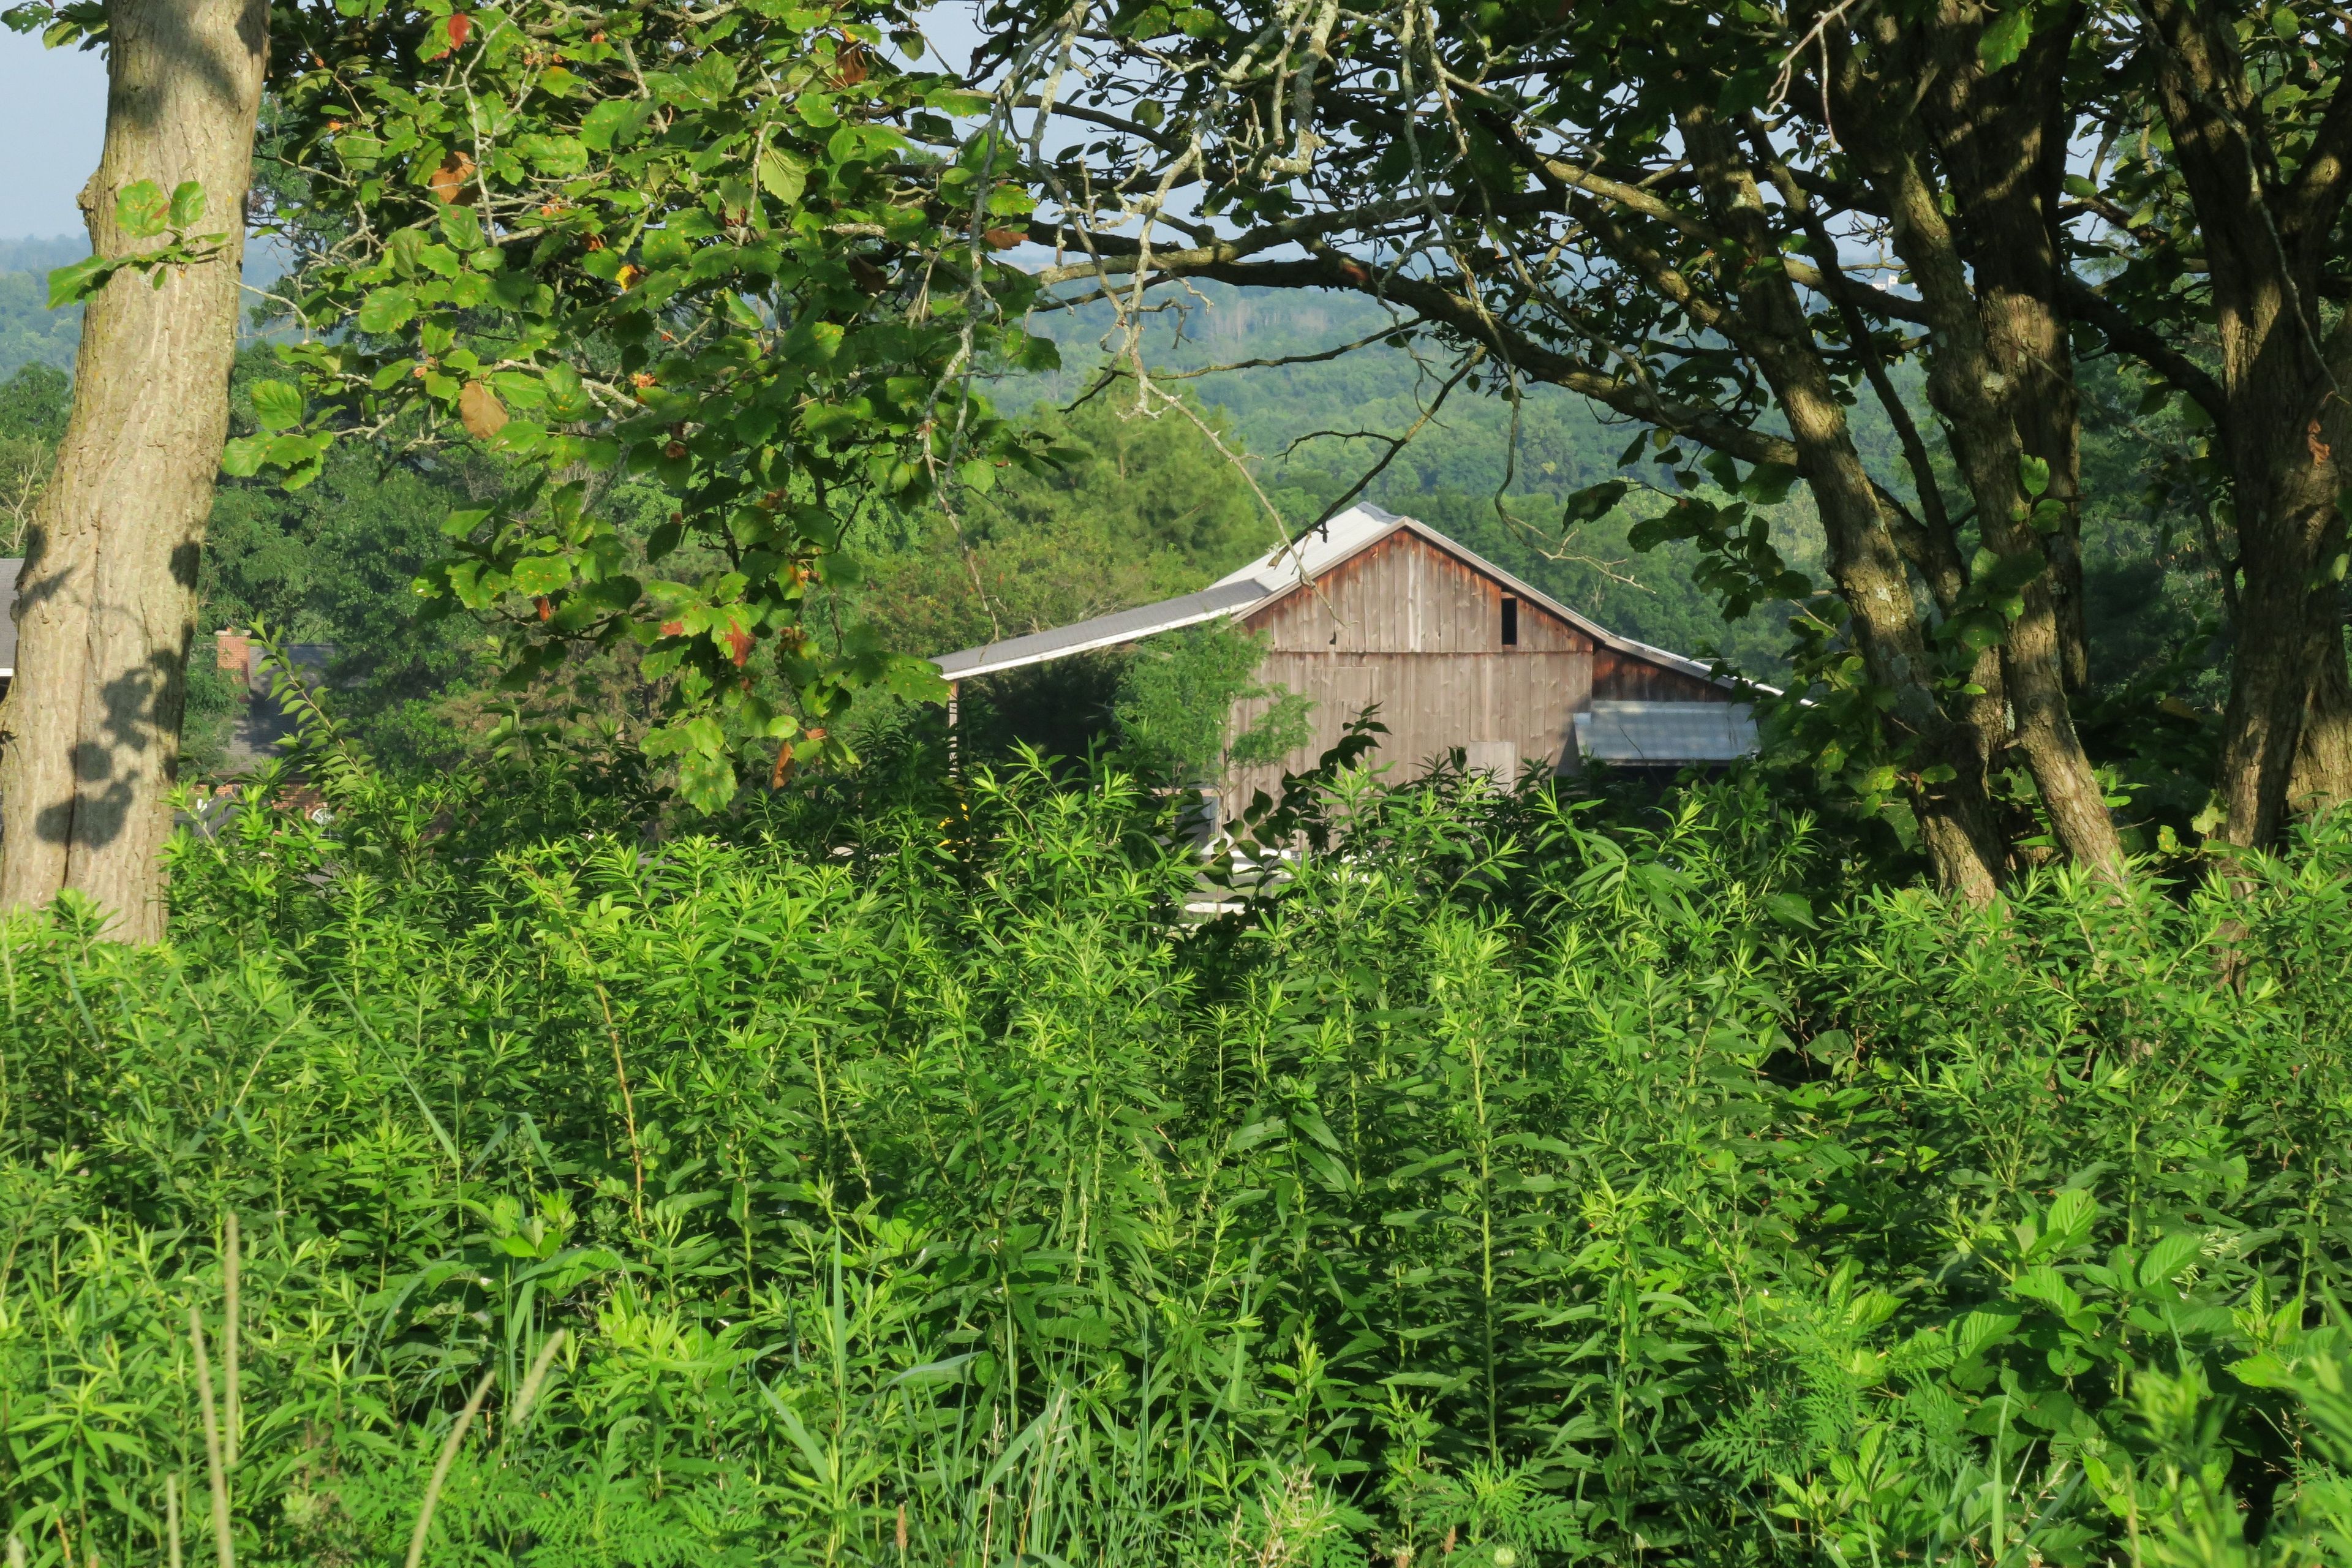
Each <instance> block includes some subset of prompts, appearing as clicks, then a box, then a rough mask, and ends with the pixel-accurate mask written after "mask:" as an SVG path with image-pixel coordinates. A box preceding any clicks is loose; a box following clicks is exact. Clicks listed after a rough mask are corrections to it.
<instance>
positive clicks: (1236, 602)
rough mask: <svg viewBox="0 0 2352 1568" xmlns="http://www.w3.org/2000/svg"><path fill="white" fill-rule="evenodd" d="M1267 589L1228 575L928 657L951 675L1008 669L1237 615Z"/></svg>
mask: <svg viewBox="0 0 2352 1568" xmlns="http://www.w3.org/2000/svg"><path fill="white" fill-rule="evenodd" d="M1271 592H1273V590H1272V589H1270V588H1268V587H1267V586H1266V585H1265V584H1264V583H1261V582H1258V581H1257V580H1256V579H1255V578H1249V579H1244V580H1233V579H1228V580H1227V581H1225V582H1223V583H1219V584H1216V585H1215V586H1213V587H1209V588H1203V589H1202V590H1201V591H1200V592H1199V593H1197V594H1186V595H1183V596H1182V597H1181V598H1175V599H1162V600H1161V601H1160V603H1158V604H1156V605H1140V606H1139V607H1138V608H1135V609H1132V610H1120V611H1118V613H1116V614H1114V615H1108V616H1096V617H1095V618H1094V619H1092V620H1090V621H1079V622H1077V623H1076V624H1075V625H1073V626H1055V628H1053V629H1052V630H1051V631H1043V632H1033V633H1031V634H1030V635H1029V636H1027V637H1007V638H1005V639H1004V640H1003V642H993V643H988V644H985V645H983V646H982V647H968V648H964V649H962V650H961V651H960V652H956V653H946V654H941V655H940V656H939V657H938V658H934V659H933V660H931V662H932V663H933V664H936V665H938V666H939V667H940V674H941V675H944V676H946V677H947V678H948V679H950V680H967V679H971V678H972V677H974V676H981V675H995V674H998V673H1000V672H1001V671H1003V670H1007V669H1019V668H1022V667H1023V666H1024V665H1031V664H1044V663H1045V662H1046V661H1047V660H1049V659H1055V658H1068V657H1069V656H1070V655H1072V654H1078V653H1088V652H1091V651H1093V650H1094V649H1097V648H1105V647H1118V645H1119V644H1121V643H1129V642H1134V641H1135V640H1136V639H1138V638H1139V637H1153V636H1156V635H1157V634H1159V633H1160V632H1172V631H1174V630H1176V629H1177V628H1178V627H1180V626H1198V625H1199V624H1200V623H1202V621H1213V620H1217V619H1219V618H1221V617H1223V616H1233V615H1237V614H1239V613H1240V612H1241V611H1243V610H1245V609H1248V608H1249V607H1250V606H1251V605H1255V604H1256V603H1258V601H1260V600H1261V599H1264V598H1265V596H1266V595H1268V594H1270V593H1271Z"/></svg>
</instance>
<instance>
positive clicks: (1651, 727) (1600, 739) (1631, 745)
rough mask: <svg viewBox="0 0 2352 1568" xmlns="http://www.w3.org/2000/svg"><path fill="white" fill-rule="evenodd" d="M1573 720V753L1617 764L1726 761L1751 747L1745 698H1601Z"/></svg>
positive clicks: (1751, 715) (1752, 721) (1751, 718)
mask: <svg viewBox="0 0 2352 1568" xmlns="http://www.w3.org/2000/svg"><path fill="white" fill-rule="evenodd" d="M1575 723H1576V749H1577V752H1579V754H1580V755H1582V756H1584V757H1586V758H1588V759H1590V760H1591V761H1594V762H1602V763H1616V764H1617V765H1619V766H1620V767H1666V766H1680V765H1681V764H1683V763H1728V762H1733V761H1736V760H1738V758H1741V757H1745V756H1748V755H1751V754H1753V753H1754V752H1755V750H1756V715H1755V710H1753V709H1751V708H1750V707H1749V706H1748V704H1747V703H1745V702H1615V701H1606V700H1604V701H1597V702H1595V703H1593V705H1592V710H1591V712H1588V713H1579V714H1577V715H1576V719H1575Z"/></svg>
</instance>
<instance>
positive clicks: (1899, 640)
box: [1681, 110, 2004, 905]
mask: <svg viewBox="0 0 2352 1568" xmlns="http://www.w3.org/2000/svg"><path fill="white" fill-rule="evenodd" d="M1681 124H1682V131H1683V139H1684V142H1685V144H1686V145H1687V146H1688V147H1689V148H1690V149H1691V153H1692V162H1693V163H1694V164H1695V165H1696V169H1697V173H1698V177H1699V184H1700V188H1701V190H1702V191H1703V192H1704V193H1705V195H1706V202H1707V205H1708V208H1709V210H1710V212H1711V213H1712V214H1713V216H1715V218H1716V220H1717V222H1718V223H1719V224H1721V225H1722V226H1723V227H1724V229H1725V231H1726V232H1727V233H1728V234H1730V235H1732V236H1733V237H1735V238H1737V239H1738V241H1739V242H1740V243H1741V244H1742V245H1743V246H1744V247H1746V250H1747V257H1734V258H1729V259H1730V260H1731V262H1732V263H1733V265H1735V266H1736V267H1738V273H1737V281H1738V300H1739V309H1738V313H1737V316H1736V318H1733V319H1731V320H1729V321H1727V323H1726V325H1725V327H1724V328H1723V329H1722V330H1724V331H1727V334H1728V335H1730V336H1731V337H1732V338H1733V339H1734V341H1735V342H1738V345H1739V347H1740V348H1741V349H1742V350H1743V351H1745V352H1746V353H1748V354H1749V355H1750V356H1751V357H1752V358H1753V359H1754V360H1755V362H1756V364H1757V367H1758V368H1759V370H1761V371H1762V372H1763V374H1764V379H1765V381H1766V382H1767V384H1769V385H1770V387H1771V389H1772V396H1773V400H1774V401H1775V402H1776V403H1778V404H1779V405H1780V410H1781V412H1782V414H1783V415H1784V416H1786V417H1787V419H1788V421H1789V435H1790V439H1791V440H1792V441H1793V442H1794V443H1795V444H1796V447H1797V453H1798V461H1797V469H1798V472H1799V473H1801V475H1803V477H1804V479H1805V483H1806V484H1807V486H1808V487H1810V488H1811V490H1812V493H1813V500H1814V503H1815V504H1816V505H1817V506H1818V507H1819V508H1820V509H1821V516H1822V532H1823V534H1824V535H1825V537H1826V539H1827V541H1828V544H1829V568H1830V575H1831V577H1832V579H1833V580H1834V581H1835V582H1836V584H1837V589H1838V595H1839V597H1841V598H1842V599H1843V600H1844V601H1845V604H1846V607H1847V608H1848V610H1849V611H1851V612H1852V615H1853V637H1854V641H1855V643H1856V644H1857V645H1858V646H1859V647H1860V648H1861V651H1862V656H1863V663H1864V668H1866V669H1867V671H1868V672H1869V676H1870V679H1871V683H1872V684H1873V685H1874V686H1878V687H1881V688H1883V689H1885V690H1886V691H1888V692H1889V693H1891V694H1892V697H1893V706H1892V709H1891V711H1890V714H1889V717H1890V718H1891V719H1892V720H1893V721H1894V722H1895V725H1896V726H1897V727H1899V728H1901V729H1904V730H1907V731H1909V732H1910V734H1911V735H1912V737H1913V738H1914V739H1915V741H1916V750H1917V753H1918V761H1919V762H1921V763H1924V764H1926V766H1923V767H1922V768H1921V769H1920V770H1919V772H1920V774H1922V775H1924V774H1926V773H1928V772H1929V771H1930V770H1931V769H1933V770H1937V771H1943V772H1948V773H1949V776H1948V777H1947V778H1944V779H1942V780H1941V781H1939V782H1928V781H1927V779H1926V778H1925V777H1924V776H1923V777H1921V778H1920V782H1919V783H1918V784H1916V786H1915V788H1914V790H1913V792H1912V806H1913V810H1914V811H1915V813H1916V815H1917V816H1918V818H1919V827H1920V835H1921V837H1922V838H1923V839H1924V840H1925V841H1926V844H1927V855H1928V859H1929V861H1930V863H1931V864H1932V865H1933V866H1934V868H1935V871H1936V877H1937V881H1938V882H1940V883H1941V884H1942V885H1943V886H1944V887H1946V888H1948V889H1951V890H1953V891H1955V892H1958V893H1959V894H1961V895H1962V896H1963V897H1965V898H1966V899H1968V900H1969V902H1971V903H1975V904H1979V905H1981V904H1986V903H1990V901H1991V900H1992V898H1993V896H1994V894H1995V893H1996V892H1998V891H1999V889H2000V878H2001V871H2002V868H2003V859H2004V857H2003V855H2002V851H2001V845H2000V837H1999V835H1998V834H1997V833H1996V832H1995V830H1994V827H1993V821H1992V811H1991V806H1990V800H1989V799H1988V797H1987V795H1986V794H1985V768H1984V758H1983V755H1982V754H1981V749H1980V737H1979V733H1978V732H1977V731H1975V730H1973V729H1972V728H1970V727H1969V725H1966V724H1962V723H1959V722H1957V721H1955V720H1954V719H1953V718H1952V716H1951V715H1950V714H1949V713H1948V712H1947V711H1945V710H1944V707H1943V705H1942V703H1941V702H1940V701H1939V700H1937V695H1936V690H1935V686H1936V676H1937V666H1936V659H1935V657H1934V655H1933V653H1932V652H1931V650H1930V649H1929V648H1928V646H1927V637H1926V635H1925V633H1924V631H1923V630H1922V628H1921V626H1920V623H1919V614H1918V610H1917V607H1916V605H1915V603H1914V602H1913V598H1912V592H1911V577H1910V574H1909V573H1908V572H1907V571H1906V568H1905V563H1904V560H1903V556H1902V552H1900V551H1899V550H1898V549H1897V548H1896V546H1895V535H1894V531H1893V530H1892V529H1891V528H1889V527H1888V525H1887V517H1886V514H1885V512H1884V511H1883V510H1881V509H1880V502H1879V499H1878V491H1877V489H1876V487H1874V485H1873V484H1872V483H1871V480H1870V474H1869V470H1868V469H1867V468H1865V467H1864V464H1863V461H1862V456H1861V454H1860V453H1859V452H1858V451H1856V450H1855V449H1854V445H1853V432H1852V430H1851V428H1850V427H1849V426H1848V425H1847V422H1846V417H1845V405H1844V403H1843V401H1842V400H1841V399H1840V398H1839V396H1838V394H1837V388H1836V385H1835V384H1834V383H1833V382H1832V379H1831V377H1830V374H1829V370H1828V367H1827V366H1826V365H1825V364H1824V363H1822V357H1821V353H1820V351H1819V350H1818V348H1817V347H1816V346H1815V343H1814V339H1813V333H1812V329H1811V324H1810V323H1809V321H1808V320H1807V317H1806V313H1805V309H1804V306H1803V305H1802V304H1801V302H1800V301H1799V300H1798V298H1797V294H1796V290H1795V289H1793V288H1792V287H1791V286H1790V282H1789V279H1788V274H1787V273H1786V272H1785V271H1783V270H1781V269H1780V268H1777V267H1770V268H1768V267H1763V266H1758V265H1752V264H1749V263H1748V259H1747V258H1762V257H1767V256H1773V257H1777V255H1778V253H1779V245H1778V243H1777V241H1776V240H1775V239H1774V237H1773V236H1772V235H1771V233H1770V231H1769V229H1768V228H1767V227H1766V226H1765V225H1764V221H1763V215H1764V211H1765V207H1764V201H1763V194H1762V192H1761V190H1760V189H1759V185H1758V182H1757V179H1756V175H1755V173H1754V171H1753V170H1752V169H1751V168H1749V167H1748V164H1747V163H1746V162H1745V161H1744V160H1743V159H1742V158H1741V157H1740V155H1739V153H1738V143H1737V141H1736V140H1735V138H1734V137H1733V136H1732V134H1731V132H1729V131H1728V130H1727V128H1726V127H1725V126H1724V125H1723V124H1722V122H1721V121H1717V119H1716V118H1715V117H1714V116H1713V115H1712V114H1710V113H1707V112H1706V111H1704V110H1686V111H1685V113H1684V115H1683V116H1682V121H1681Z"/></svg>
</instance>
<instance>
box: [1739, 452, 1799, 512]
mask: <svg viewBox="0 0 2352 1568" xmlns="http://www.w3.org/2000/svg"><path fill="white" fill-rule="evenodd" d="M1796 483H1797V470H1796V469H1794V468H1790V467H1788V466H1787V465H1786V464H1783V463H1759V464H1757V465H1756V466H1755V467H1754V468H1750V469H1748V477H1747V479H1743V480H1741V481H1740V485H1739V494H1740V496H1741V498H1742V499H1743V500H1749V501H1753V502H1754V503H1755V504H1756V505H1758V506H1779V505H1780V503H1781V502H1782V501H1784V500H1788V499H1789V491H1790V489H1793V488H1795V486H1796Z"/></svg>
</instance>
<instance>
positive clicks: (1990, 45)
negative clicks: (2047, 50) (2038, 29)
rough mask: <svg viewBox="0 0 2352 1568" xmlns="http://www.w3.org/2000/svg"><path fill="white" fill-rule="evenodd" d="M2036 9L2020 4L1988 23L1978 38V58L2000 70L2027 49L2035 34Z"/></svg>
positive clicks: (1984, 65) (1979, 61) (1982, 63)
mask: <svg viewBox="0 0 2352 1568" xmlns="http://www.w3.org/2000/svg"><path fill="white" fill-rule="evenodd" d="M2032 32H2033V13H2032V10H2031V9H2029V8H2028V7H2026V6H2023V5H2020V6H2019V7H2018V8H2017V9H2016V10H2014V11H2003V12H2002V13H2001V14H2000V16H1995V17H1994V18H1993V19H1992V21H1991V22H1990V24H1989V25H1987V26H1986V27H1985V30H1984V36H1983V37H1980V38H1979V39H1978V40H1977V61H1978V63H1979V64H1980V65H1982V66H1983V67H1984V68H1985V69H1987V70H1988V71H1997V70H2000V68H2003V67H2004V66H2007V65H2009V64H2011V62H2013V61H2014V60H2015V59H2016V58H2017V57H2018V56H2020V55H2021V54H2023V53H2024V52H2025V44H2026V40H2027V39H2028V38H2029V37H2032Z"/></svg>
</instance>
